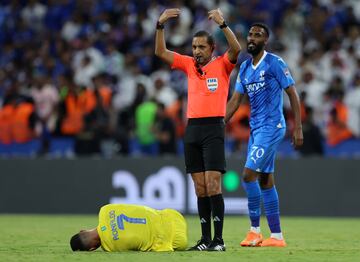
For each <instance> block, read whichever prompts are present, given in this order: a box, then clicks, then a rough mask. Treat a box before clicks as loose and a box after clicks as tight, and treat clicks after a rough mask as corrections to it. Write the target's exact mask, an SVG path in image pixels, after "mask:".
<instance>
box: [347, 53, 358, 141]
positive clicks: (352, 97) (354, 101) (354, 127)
mask: <svg viewBox="0 0 360 262" xmlns="http://www.w3.org/2000/svg"><path fill="white" fill-rule="evenodd" d="M359 60H360V59H359ZM344 100H345V104H346V106H347V107H348V119H347V125H348V127H349V128H350V129H351V132H352V133H353V134H354V136H356V137H358V138H359V137H360V70H359V72H358V73H357V74H356V75H355V77H354V80H353V84H352V89H350V90H349V91H348V93H347V94H346V95H345V99H344Z"/></svg>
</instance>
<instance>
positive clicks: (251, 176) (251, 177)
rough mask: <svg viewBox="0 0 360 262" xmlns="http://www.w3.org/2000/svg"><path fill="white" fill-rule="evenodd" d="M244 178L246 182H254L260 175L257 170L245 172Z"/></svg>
mask: <svg viewBox="0 0 360 262" xmlns="http://www.w3.org/2000/svg"><path fill="white" fill-rule="evenodd" d="M243 179H244V181H245V182H246V183H249V182H254V181H256V180H257V179H258V175H257V174H255V172H245V173H244V174H243Z"/></svg>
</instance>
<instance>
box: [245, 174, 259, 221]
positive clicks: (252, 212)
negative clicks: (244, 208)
mask: <svg viewBox="0 0 360 262" xmlns="http://www.w3.org/2000/svg"><path fill="white" fill-rule="evenodd" d="M243 186H244V189H245V191H246V194H247V197H248V208H249V217H250V221H251V226H252V227H259V226H260V215H261V209H260V203H261V190H260V186H259V182H258V181H257V180H256V181H254V182H243Z"/></svg>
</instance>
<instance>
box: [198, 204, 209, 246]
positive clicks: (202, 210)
mask: <svg viewBox="0 0 360 262" xmlns="http://www.w3.org/2000/svg"><path fill="white" fill-rule="evenodd" d="M197 204H198V212H199V217H200V224H201V233H202V238H204V239H205V240H206V241H211V202H210V197H198V199H197Z"/></svg>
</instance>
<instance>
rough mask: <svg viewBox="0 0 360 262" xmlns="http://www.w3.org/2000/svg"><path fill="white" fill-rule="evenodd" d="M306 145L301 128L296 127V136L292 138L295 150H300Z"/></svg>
mask: <svg viewBox="0 0 360 262" xmlns="http://www.w3.org/2000/svg"><path fill="white" fill-rule="evenodd" d="M303 143H304V137H303V132H302V128H301V127H295V130H294V134H293V137H292V145H293V146H294V148H295V149H298V148H299V147H301V146H302V144H303Z"/></svg>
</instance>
